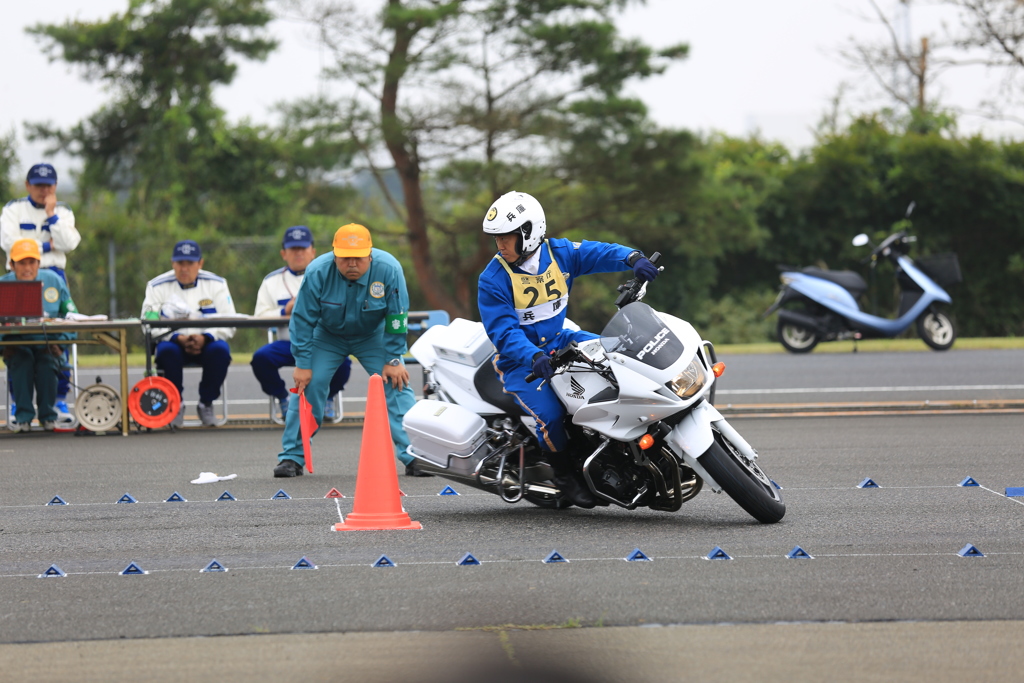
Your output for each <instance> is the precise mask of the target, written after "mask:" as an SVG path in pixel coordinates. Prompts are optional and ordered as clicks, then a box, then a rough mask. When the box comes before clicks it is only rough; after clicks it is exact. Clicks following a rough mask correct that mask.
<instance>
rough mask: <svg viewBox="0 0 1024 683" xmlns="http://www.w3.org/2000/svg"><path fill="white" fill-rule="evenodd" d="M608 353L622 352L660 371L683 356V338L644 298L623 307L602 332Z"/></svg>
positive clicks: (602, 344)
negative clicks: (674, 332) (644, 301)
mask: <svg viewBox="0 0 1024 683" xmlns="http://www.w3.org/2000/svg"><path fill="white" fill-rule="evenodd" d="M601 346H602V347H604V350H605V353H621V354H622V355H624V356H629V357H630V358H634V359H636V360H638V361H640V362H641V363H644V364H645V365H650V366H651V367H653V368H657V369H658V370H664V369H665V368H667V367H669V366H670V365H672V363H674V362H676V361H677V360H678V359H679V357H680V356H681V355H683V341H682V340H681V339H680V338H679V337H677V336H676V335H675V334H673V333H672V330H670V329H669V328H668V325H666V324H665V323H664V322H663V321H662V319H661V318H659V317H658V314H657V313H655V312H654V309H653V308H651V307H650V306H648V305H647V304H645V303H643V302H641V301H634V302H633V303H631V304H628V305H626V306H623V307H622V308H621V309H619V312H618V313H616V314H615V317H614V318H612V319H611V320H609V321H608V324H607V325H605V327H604V330H602V331H601Z"/></svg>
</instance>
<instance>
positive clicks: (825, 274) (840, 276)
mask: <svg viewBox="0 0 1024 683" xmlns="http://www.w3.org/2000/svg"><path fill="white" fill-rule="evenodd" d="M801 272H802V273H804V274H805V275H811V276H813V277H817V278H821V279H822V280H828V281H829V282H834V283H836V284H837V285H839V286H840V287H842V288H843V289H845V290H846V291H848V292H849V293H850V294H852V295H853V298H855V299H856V298H857V297H859V296H860V295H861V294H863V293H864V292H866V291H868V283H866V282H864V278H862V277H861V276H860V273H855V272H854V271H852V270H822V269H821V268H818V267H817V266H807V267H806V268H804V269H803V270H802V271H801Z"/></svg>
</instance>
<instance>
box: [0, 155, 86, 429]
mask: <svg viewBox="0 0 1024 683" xmlns="http://www.w3.org/2000/svg"><path fill="white" fill-rule="evenodd" d="M25 189H26V190H27V191H28V195H27V196H25V197H20V198H18V199H12V200H11V201H9V202H7V205H6V206H4V209H3V212H2V213H0V249H3V250H4V253H5V254H7V258H5V259H4V262H5V263H6V264H7V270H11V247H12V246H14V243H15V242H17V241H18V240H21V239H26V238H28V239H34V240H35V241H36V242H39V247H40V250H41V251H42V258H41V259H40V262H39V267H40V269H47V270H52V271H53V272H54V273H56V274H57V275H59V276H60V279H61V280H64V284H65V285H67V283H68V278H67V276H66V275H65V274H64V269H65V268H67V263H68V257H67V254H68V252H69V251H74V249H75V247H77V246H78V243H79V242H81V241H82V236H81V235H80V234H78V229H77V228H75V214H74V212H73V211H72V210H71V207H70V206H68V205H67V204H64V203H63V202H58V201H57V170H56V169H55V168H54V167H53V166H51V165H50V164H45V163H43V164H36V165H35V166H33V167H32V168H30V169H29V170H28V175H27V176H26V177H25ZM65 356H66V353H65ZM70 378H71V374H70V372H69V371H68V370H63V371H61V372H60V376H59V377H58V381H57V403H56V408H57V412H59V413H69V412H70V411H69V410H68V406H67V402H66V399H67V395H68V389H69V388H70Z"/></svg>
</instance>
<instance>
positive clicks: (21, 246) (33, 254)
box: [11, 237, 43, 261]
mask: <svg viewBox="0 0 1024 683" xmlns="http://www.w3.org/2000/svg"><path fill="white" fill-rule="evenodd" d="M26 258H34V259H36V260H37V261H39V260H42V258H43V253H42V251H40V249H39V242H36V241H35V240H34V239H32V238H31V237H25V238H22V239H20V240H15V242H14V244H12V245H11V260H12V261H20V260H22V259H26Z"/></svg>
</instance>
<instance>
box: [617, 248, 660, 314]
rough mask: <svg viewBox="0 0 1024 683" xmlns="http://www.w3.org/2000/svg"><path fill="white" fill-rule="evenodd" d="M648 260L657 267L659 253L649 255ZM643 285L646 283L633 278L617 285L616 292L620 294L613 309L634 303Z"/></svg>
mask: <svg viewBox="0 0 1024 683" xmlns="http://www.w3.org/2000/svg"><path fill="white" fill-rule="evenodd" d="M648 260H649V261H650V262H651V263H653V264H654V265H658V261H660V260H661V252H660V251H656V252H654V253H653V254H651V257H650V259H648ZM644 284H646V283H644V282H641V281H640V280H637V279H636V278H635V277H634V278H630V279H629V280H626V282H624V283H623V284H621V285H619V288H618V291H619V292H621V293H620V294H619V296H618V297H617V298H616V299H615V307H616V308H622V307H623V306H625V305H626V304H631V303H633V302H634V301H636V300H637V297H638V296H639V295H640V289H641V288H642V287H643V286H644Z"/></svg>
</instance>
